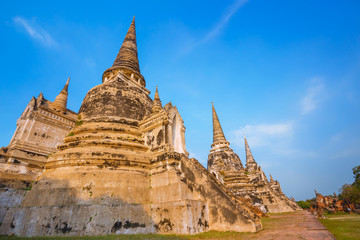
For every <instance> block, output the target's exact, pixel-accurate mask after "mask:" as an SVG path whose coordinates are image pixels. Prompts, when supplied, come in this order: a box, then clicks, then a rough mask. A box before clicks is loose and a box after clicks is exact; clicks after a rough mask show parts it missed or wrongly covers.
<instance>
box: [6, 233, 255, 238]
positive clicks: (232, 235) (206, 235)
mask: <svg viewBox="0 0 360 240" xmlns="http://www.w3.org/2000/svg"><path fill="white" fill-rule="evenodd" d="M248 234H252V233H238V232H216V231H209V232H205V233H200V234H196V235H175V234H169V235H158V234H133V235H132V234H129V235H108V236H91V237H88V236H84V237H16V236H12V237H8V236H0V240H5V239H9V240H20V239H26V240H30V239H36V240H37V239H39V240H47V239H49V240H85V239H86V240H100V239H101V240H144V239H146V240H148V239H149V240H200V239H219V240H220V239H228V240H230V239H242V238H241V237H242V236H246V235H248Z"/></svg>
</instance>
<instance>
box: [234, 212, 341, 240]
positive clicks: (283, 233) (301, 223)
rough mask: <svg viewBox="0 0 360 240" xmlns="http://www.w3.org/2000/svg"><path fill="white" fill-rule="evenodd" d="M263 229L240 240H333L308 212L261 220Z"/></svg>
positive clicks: (280, 215) (278, 215) (271, 216)
mask: <svg viewBox="0 0 360 240" xmlns="http://www.w3.org/2000/svg"><path fill="white" fill-rule="evenodd" d="M263 227H264V230H262V231H260V232H258V233H255V234H248V235H246V236H243V237H241V238H240V239H264V240H270V239H277V240H282V239H286V240H288V239H306V240H313V239H321V240H328V239H329V240H330V239H331V240H332V239H335V237H334V236H333V235H332V234H331V233H330V232H329V231H328V230H327V229H326V228H325V227H324V225H323V224H322V223H320V222H319V221H318V220H317V219H316V218H315V217H314V216H313V215H312V214H311V213H310V212H308V211H298V212H295V213H286V214H275V215H270V217H268V218H265V219H263Z"/></svg>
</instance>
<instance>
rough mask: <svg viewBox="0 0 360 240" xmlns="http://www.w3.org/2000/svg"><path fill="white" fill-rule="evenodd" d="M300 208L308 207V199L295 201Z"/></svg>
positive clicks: (309, 205)
mask: <svg viewBox="0 0 360 240" xmlns="http://www.w3.org/2000/svg"><path fill="white" fill-rule="evenodd" d="M296 203H297V204H298V205H299V206H300V207H301V208H302V209H309V208H310V207H311V204H310V203H309V202H308V201H297V202H296Z"/></svg>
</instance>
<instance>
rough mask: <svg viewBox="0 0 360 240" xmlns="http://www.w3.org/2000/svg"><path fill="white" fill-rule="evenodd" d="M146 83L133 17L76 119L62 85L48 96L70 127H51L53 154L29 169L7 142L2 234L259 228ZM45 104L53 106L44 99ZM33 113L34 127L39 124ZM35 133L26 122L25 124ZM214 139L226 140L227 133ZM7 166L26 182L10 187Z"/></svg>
mask: <svg viewBox="0 0 360 240" xmlns="http://www.w3.org/2000/svg"><path fill="white" fill-rule="evenodd" d="M145 86H146V82H145V78H144V77H143V76H142V74H141V72H140V68H139V61H138V55H137V45H136V34H135V20H134V19H133V21H132V23H131V25H130V28H129V30H128V32H127V34H126V37H125V40H124V42H123V44H122V46H121V48H120V51H119V53H118V55H117V57H116V59H115V61H114V64H113V65H112V67H111V68H109V69H107V70H106V71H105V72H104V74H103V77H102V84H100V85H98V86H95V87H94V88H92V89H91V90H90V91H89V92H88V93H87V95H86V97H85V98H84V101H83V103H82V105H81V108H80V110H79V113H78V116H76V115H75V116H74V114H73V112H69V110H68V109H67V108H66V104H65V105H64V102H66V97H67V85H66V89H65V88H64V89H65V90H66V94H64V93H62V96H60V97H58V98H56V100H55V101H54V103H53V110H49V111H52V112H53V113H51V114H54V115H53V116H54V118H56V119H58V118H61V119H64V122H65V120H66V121H67V122H68V123H69V124H70V125H71V126H72V127H73V128H72V127H71V128H69V129H68V133H67V135H66V136H65V138H63V137H64V135H65V134H64V133H63V132H61V133H58V134H55V133H54V134H55V135H56V136H61V139H62V138H63V140H59V141H57V144H54V145H58V146H57V148H56V150H54V152H55V153H51V154H48V155H47V156H46V157H45V156H43V158H42V161H43V163H44V164H43V165H42V166H39V167H38V168H37V169H39V171H40V172H39V171H38V172H37V173H36V174H35V175H31V172H29V171H28V170H29V168H30V167H31V166H32V165H31V164H30V163H31V162H29V161H30V160H27V159H26V158H21V159H15V157H14V156H11V155H9V154H8V152H9V151H10V150H11V146H9V148H5V149H2V152H0V167H1V169H2V175H1V176H0V180H1V182H2V183H3V184H2V188H1V193H0V218H1V219H0V221H1V222H2V224H1V226H0V234H12V233H14V234H16V235H20V236H50V235H105V234H123V233H181V234H192V233H199V232H204V231H209V230H218V231H242V232H244V231H245V232H246V231H249V232H254V231H258V230H260V229H261V222H260V218H259V217H258V215H257V214H256V213H255V211H254V207H253V206H252V205H251V204H249V203H248V202H246V201H243V200H241V199H240V198H237V197H236V196H235V195H234V194H233V193H232V191H229V189H228V188H226V187H225V185H224V184H223V183H221V182H220V181H218V180H217V178H216V177H214V176H213V175H212V174H210V173H209V172H208V171H207V170H206V169H205V168H204V167H203V166H202V165H201V164H200V163H199V162H198V161H197V160H195V159H189V158H188V153H187V152H186V148H185V137H184V136H185V135H184V132H185V127H184V124H183V120H182V118H181V116H180V114H179V112H178V110H177V108H176V107H175V106H173V105H172V104H171V103H168V104H166V105H165V106H164V107H163V106H162V103H161V100H160V97H159V92H158V90H157V89H156V94H155V98H154V100H152V99H151V98H150V97H149V94H150V91H149V90H148V89H146V88H145ZM65 90H64V91H65ZM65 95H66V96H65ZM38 101H39V99H36V100H35V102H38ZM34 104H35V105H36V104H37V103H34ZM48 105H49V108H50V105H51V104H50V102H49V103H48ZM31 106H32V105H31ZM40 106H41V104H40V105H38V108H39V109H41V107H40ZM32 108H33V110H34V109H35V107H32ZM35 110H36V109H35ZM35 110H34V111H35ZM55 114H57V115H55ZM44 115H46V113H45V112H44ZM26 117H27V116H24V119H27V118H26ZM69 118H70V119H71V121H70V120H68V119H69ZM33 120H34V122H35V125H36V124H37V122H39V121H45V120H40V119H33ZM47 121H50V120H47ZM45 122H46V121H45ZM58 124H60V123H58ZM56 127H57V125H56V123H54V124H53V125H49V126H48V127H47V128H46V129H44V128H42V131H45V132H54V131H53V129H56ZM70 129H71V131H69V130H70ZM33 130H34V129H32V127H31V126H29V129H27V131H28V132H31V133H32V131H33ZM41 134H42V133H41ZM20 140H23V135H21V136H19V141H20ZM221 141H222V142H221ZM221 141H220V140H219V144H225V145H226V140H225V138H224V139H221ZM33 142H35V143H39V144H38V146H37V148H36V147H34V148H33V149H29V150H28V153H29V154H30V155H31V154H33V153H34V152H36V151H38V149H40V148H41V146H42V145H43V143H42V142H37V140H34V141H33ZM45 143H46V141H45ZM54 145H52V148H51V149H55V146H54ZM34 146H35V145H34ZM216 146H217V145H216ZM18 148H19V149H21V146H20V145H19V147H18ZM15 160H16V162H15ZM238 160H239V161H240V159H238ZM237 164H241V162H240V163H239V162H238V163H237ZM16 166H21V167H18V168H16ZM238 168H239V169H241V168H242V166H241V165H239V166H238ZM9 169H12V170H11V171H12V172H11V174H12V175H11V176H12V179H13V181H16V180H18V182H22V181H24V174H23V173H24V172H26V171H28V175H31V176H33V177H32V178H31V177H29V178H28V180H26V179H25V180H26V181H28V182H29V183H30V186H29V187H27V188H26V189H24V188H23V187H19V185H16V184H12V185H9V184H8V182H7V175H6V174H5V173H7V172H9ZM234 170H237V169H234ZM29 179H30V180H31V181H29Z"/></svg>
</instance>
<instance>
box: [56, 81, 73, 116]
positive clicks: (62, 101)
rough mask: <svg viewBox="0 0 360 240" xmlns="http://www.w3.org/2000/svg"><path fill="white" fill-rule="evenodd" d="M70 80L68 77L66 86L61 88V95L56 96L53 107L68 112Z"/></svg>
mask: <svg viewBox="0 0 360 240" xmlns="http://www.w3.org/2000/svg"><path fill="white" fill-rule="evenodd" d="M69 81H70V78H68V80H67V81H66V84H65V86H64V88H63V89H62V90H61V92H60V93H59V95H57V96H56V98H55V100H54V102H53V103H52V106H53V108H54V109H56V110H58V111H62V112H66V105H67V96H68V88H69Z"/></svg>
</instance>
